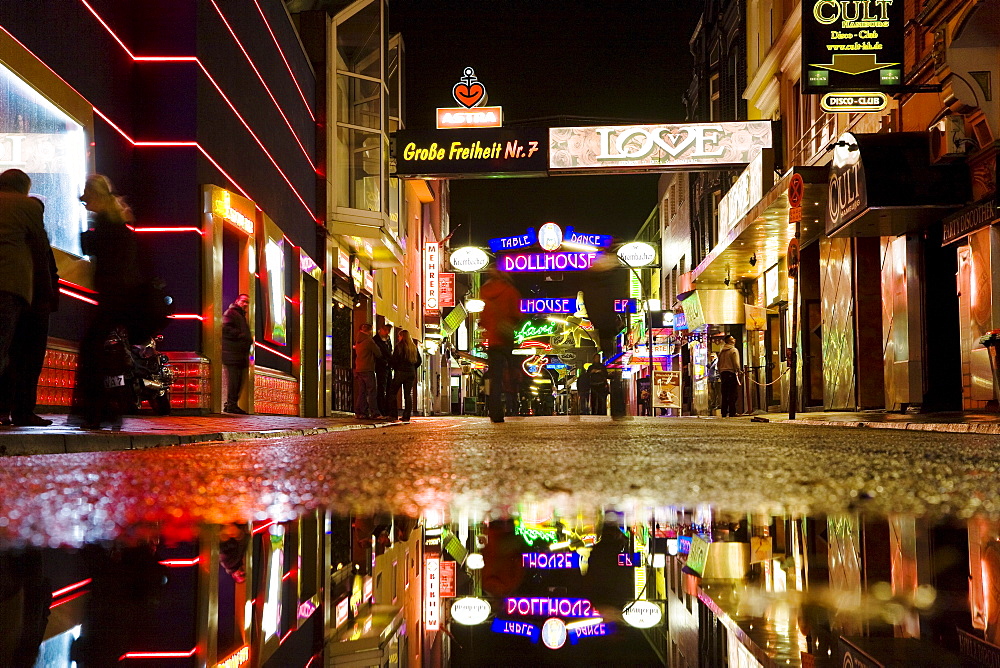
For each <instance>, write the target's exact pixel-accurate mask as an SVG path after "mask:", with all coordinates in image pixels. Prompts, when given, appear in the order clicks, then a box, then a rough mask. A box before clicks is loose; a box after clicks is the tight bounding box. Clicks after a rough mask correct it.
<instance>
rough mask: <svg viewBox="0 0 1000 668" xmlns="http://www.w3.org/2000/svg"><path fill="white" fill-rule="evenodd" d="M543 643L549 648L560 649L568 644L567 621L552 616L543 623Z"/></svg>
mask: <svg viewBox="0 0 1000 668" xmlns="http://www.w3.org/2000/svg"><path fill="white" fill-rule="evenodd" d="M542 644H544V645H545V646H546V647H548V648H549V649H559V648H560V647H562V646H563V645H565V644H566V623H565V622H564V621H563V620H561V619H559V618H557V617H552V618H550V619H546V620H545V623H544V624H542Z"/></svg>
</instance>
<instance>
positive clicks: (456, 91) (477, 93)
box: [451, 67, 486, 109]
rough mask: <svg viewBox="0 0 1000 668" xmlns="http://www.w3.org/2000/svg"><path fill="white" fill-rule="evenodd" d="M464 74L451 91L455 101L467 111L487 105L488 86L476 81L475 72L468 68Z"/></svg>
mask: <svg viewBox="0 0 1000 668" xmlns="http://www.w3.org/2000/svg"><path fill="white" fill-rule="evenodd" d="M463 74H464V76H462V77H461V78H460V79H459V80H458V83H457V84H455V85H454V87H452V89H451V94H452V95H453V96H454V98H455V101H456V102H458V103H459V104H460V105H462V106H463V107H465V108H466V109H472V108H473V107H479V106H482V105H484V104H486V86H484V85H483V84H481V83H479V81H478V80H477V79H476V72H475V70H473V69H472V68H471V67H466V68H465V70H464V72H463Z"/></svg>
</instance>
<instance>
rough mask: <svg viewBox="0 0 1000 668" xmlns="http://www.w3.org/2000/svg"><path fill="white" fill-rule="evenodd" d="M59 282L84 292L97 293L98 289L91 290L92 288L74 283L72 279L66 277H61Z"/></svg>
mask: <svg viewBox="0 0 1000 668" xmlns="http://www.w3.org/2000/svg"><path fill="white" fill-rule="evenodd" d="M59 282H60V283H62V284H63V285H68V286H69V287H71V288H73V289H74V290H82V291H83V292H89V293H91V294H93V295H96V294H97V290H91V289H90V288H85V287H83V286H82V285H77V284H76V283H74V282H72V281H67V280H66V279H64V278H60V279H59Z"/></svg>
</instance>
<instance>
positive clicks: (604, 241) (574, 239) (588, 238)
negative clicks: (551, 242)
mask: <svg viewBox="0 0 1000 668" xmlns="http://www.w3.org/2000/svg"><path fill="white" fill-rule="evenodd" d="M567 241H568V242H570V243H573V244H581V245H584V246H593V247H594V248H607V247H609V246H610V245H611V244H612V243H614V238H613V237H612V236H611V235H610V234H585V233H583V232H577V231H576V230H574V229H573V227H572V226H569V225H567V226H566V232H565V234H563V243H566V242H567Z"/></svg>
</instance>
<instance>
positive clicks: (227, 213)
mask: <svg viewBox="0 0 1000 668" xmlns="http://www.w3.org/2000/svg"><path fill="white" fill-rule="evenodd" d="M216 192H217V193H218V197H215V198H213V199H212V213H214V214H215V215H216V216H219V217H220V218H222V219H223V220H225V221H226V222H227V223H230V224H231V225H233V226H234V227H236V228H237V229H239V230H241V231H243V232H245V233H246V234H253V220H251V219H250V218H249V217H248V216H246V215H244V214H243V213H241V212H239V211H237V210H236V209H234V208H233V203H232V194H231V193H230V192H229V191H228V190H222V189H221V188H219V189H218V190H217V191H216ZM247 201H248V202H249V200H247Z"/></svg>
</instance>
